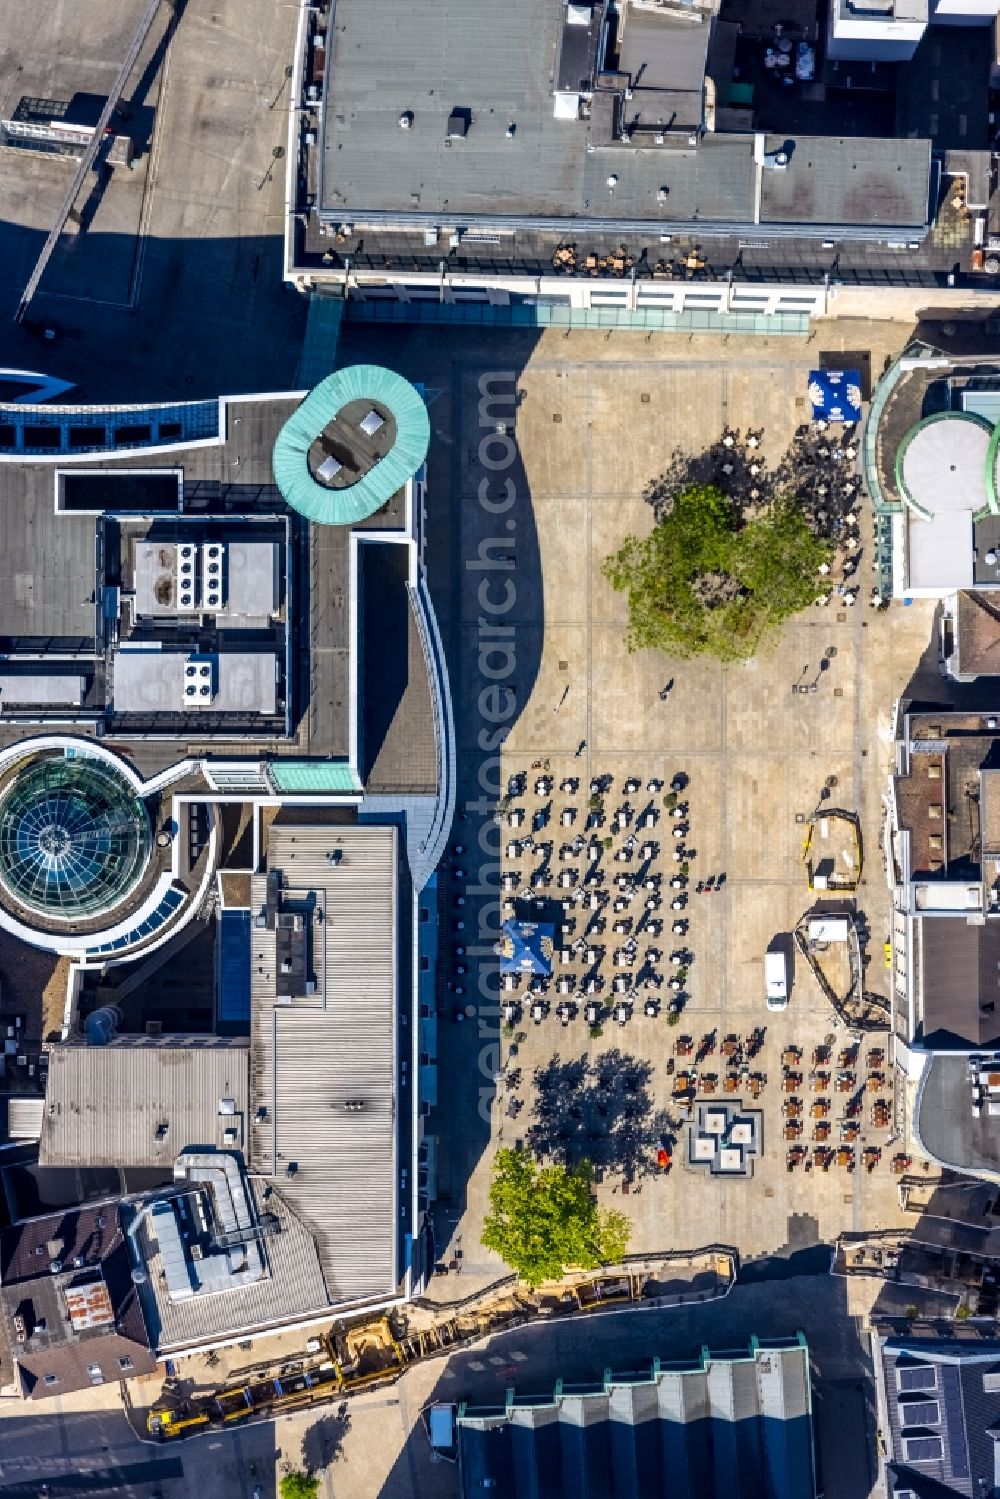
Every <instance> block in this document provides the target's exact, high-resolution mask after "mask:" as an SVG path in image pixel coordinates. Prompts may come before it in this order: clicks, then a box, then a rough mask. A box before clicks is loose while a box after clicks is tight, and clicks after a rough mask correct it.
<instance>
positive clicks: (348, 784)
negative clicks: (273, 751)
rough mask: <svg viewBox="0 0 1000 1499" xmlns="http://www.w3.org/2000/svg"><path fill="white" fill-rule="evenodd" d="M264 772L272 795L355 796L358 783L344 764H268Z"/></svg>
mask: <svg viewBox="0 0 1000 1499" xmlns="http://www.w3.org/2000/svg"><path fill="white" fill-rule="evenodd" d="M268 769H269V770H270V772H271V780H272V781H273V782H274V787H275V790H276V791H289V792H295V791H317V792H322V793H324V794H331V793H335V792H348V793H351V792H355V791H360V790H361V782H360V781H359V780H358V778H357V776H356V775H355V773H354V771H353V770H352V769H351V767H350V765H348V763H347V761H346V760H272V761H271V763H270V765H269V767H268Z"/></svg>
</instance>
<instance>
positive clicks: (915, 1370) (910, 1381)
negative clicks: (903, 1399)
mask: <svg viewBox="0 0 1000 1499" xmlns="http://www.w3.org/2000/svg"><path fill="white" fill-rule="evenodd" d="M936 1384H937V1369H936V1368H935V1367H934V1365H933V1364H897V1365H896V1386H897V1388H898V1389H900V1390H904V1391H909V1390H933V1389H934V1387H935V1385H936Z"/></svg>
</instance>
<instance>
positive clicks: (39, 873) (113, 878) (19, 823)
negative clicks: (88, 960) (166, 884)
mask: <svg viewBox="0 0 1000 1499" xmlns="http://www.w3.org/2000/svg"><path fill="white" fill-rule="evenodd" d="M150 847H151V836H150V826H149V817H148V815H147V812H146V808H145V806H144V805H143V803H142V801H141V800H140V798H139V797H138V796H137V795H136V794H135V792H134V791H133V789H132V787H131V786H130V785H129V783H128V782H127V781H126V780H125V778H124V777H123V776H121V775H119V774H118V773H117V772H116V771H115V770H114V768H113V767H111V766H106V765H103V764H102V763H100V762H98V761H96V760H75V759H58V760H56V759H49V760H38V761H35V762H34V763H33V764H31V765H29V766H27V767H26V768H25V769H24V770H22V771H20V772H19V773H18V774H17V775H15V777H14V779H13V781H12V782H11V784H10V786H9V787H8V788H7V790H6V791H5V793H4V795H3V798H2V800H0V884H2V885H3V886H4V888H5V889H7V890H8V891H9V893H10V894H11V895H12V896H13V897H14V898H15V899H16V900H17V901H19V902H20V903H21V904H22V905H24V906H26V907H28V908H29V909H30V910H32V911H37V912H40V913H41V914H43V915H45V916H48V917H50V918H52V917H54V918H57V919H59V918H61V919H62V920H65V921H71V920H74V919H75V918H77V917H82V916H93V915H95V914H98V913H100V912H102V911H109V910H111V909H112V908H113V907H115V906H117V905H119V904H120V902H121V901H122V900H124V899H125V897H126V896H127V895H128V894H129V892H130V891H131V890H132V889H133V888H134V887H135V885H136V884H137V883H138V881H139V880H140V879H141V877H142V874H143V871H144V869H145V867H146V863H147V861H148V858H149V852H150Z"/></svg>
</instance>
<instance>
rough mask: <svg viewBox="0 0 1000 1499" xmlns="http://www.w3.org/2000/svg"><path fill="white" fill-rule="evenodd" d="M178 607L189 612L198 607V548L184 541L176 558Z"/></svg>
mask: <svg viewBox="0 0 1000 1499" xmlns="http://www.w3.org/2000/svg"><path fill="white" fill-rule="evenodd" d="M174 564H175V571H176V576H175V580H174V581H175V583H176V598H177V609H178V611H179V612H180V613H189V612H192V611H194V610H195V609H197V607H198V587H197V583H198V548H197V547H194V546H191V544H190V543H189V542H184V543H183V544H182V545H180V546H178V547H177V549H176V554H175V558H174Z"/></svg>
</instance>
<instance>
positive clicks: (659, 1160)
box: [656, 1147, 670, 1168]
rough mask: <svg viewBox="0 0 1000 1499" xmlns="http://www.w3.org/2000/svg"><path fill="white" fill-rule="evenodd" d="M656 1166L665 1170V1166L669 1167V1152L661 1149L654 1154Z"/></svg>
mask: <svg viewBox="0 0 1000 1499" xmlns="http://www.w3.org/2000/svg"><path fill="white" fill-rule="evenodd" d="M656 1164H657V1165H658V1166H659V1167H661V1168H666V1167H667V1166H669V1165H670V1151H669V1150H664V1149H663V1148H662V1147H661V1148H660V1149H659V1150H658V1151H657V1152H656Z"/></svg>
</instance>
